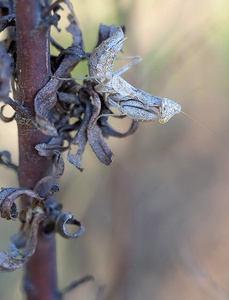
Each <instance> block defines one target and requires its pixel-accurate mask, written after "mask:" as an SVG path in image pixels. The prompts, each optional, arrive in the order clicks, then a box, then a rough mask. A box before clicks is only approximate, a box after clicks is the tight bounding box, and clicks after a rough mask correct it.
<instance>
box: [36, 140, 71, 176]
mask: <svg viewBox="0 0 229 300" xmlns="http://www.w3.org/2000/svg"><path fill="white" fill-rule="evenodd" d="M35 149H36V150H37V151H38V153H39V155H41V156H45V157H47V158H48V159H52V158H53V157H55V158H56V160H55V164H56V173H55V177H56V178H59V177H61V176H62V175H63V173H64V160H63V157H62V155H61V152H60V151H63V150H65V149H66V147H63V146H62V145H61V139H59V138H52V139H51V140H50V142H49V143H48V144H45V143H41V144H37V145H36V146H35Z"/></svg>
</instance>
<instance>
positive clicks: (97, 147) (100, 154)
mask: <svg viewBox="0 0 229 300" xmlns="http://www.w3.org/2000/svg"><path fill="white" fill-rule="evenodd" d="M87 136H88V141H89V144H90V146H91V148H92V150H93V151H94V153H95V154H96V156H97V158H98V159H99V160H100V161H101V162H102V163H103V164H105V165H109V164H110V163H111V162H112V156H113V152H112V151H111V150H110V148H109V147H108V145H107V143H106V142H105V140H104V137H103V134H102V130H101V128H99V126H98V125H97V124H95V125H94V126H93V127H92V128H91V129H90V130H89V131H88V134H87Z"/></svg>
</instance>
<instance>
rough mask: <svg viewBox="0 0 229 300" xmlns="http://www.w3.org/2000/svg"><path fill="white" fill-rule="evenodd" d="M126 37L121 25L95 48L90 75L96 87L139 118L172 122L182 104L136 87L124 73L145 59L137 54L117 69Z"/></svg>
mask: <svg viewBox="0 0 229 300" xmlns="http://www.w3.org/2000/svg"><path fill="white" fill-rule="evenodd" d="M125 40H126V38H125V37H124V33H123V31H122V29H121V28H120V27H117V29H116V31H115V32H114V33H113V34H112V35H111V36H110V37H109V38H108V39H106V40H104V41H103V42H102V43H101V44H100V45H99V46H98V47H96V48H95V49H94V51H93V52H92V54H91V56H90V58H89V60H88V69H89V75H90V77H91V78H92V79H93V81H94V82H95V83H96V84H97V85H96V86H95V90H96V91H97V92H98V93H100V94H102V95H103V94H104V93H107V94H108V97H107V101H108V103H109V104H110V105H112V106H114V107H116V108H117V109H118V110H119V111H120V112H121V113H122V114H123V115H127V116H128V117H130V118H132V119H133V120H136V121H156V120H157V119H158V120H159V122H160V123H161V124H164V123H166V122H168V121H169V120H170V119H171V118H172V117H173V116H174V115H175V114H179V113H180V112H181V106H180V104H178V103H176V102H174V101H173V100H170V99H168V98H160V97H156V96H153V95H150V94H148V93H147V92H144V91H143V90H140V89H136V88H135V87H133V86H132V85H130V84H129V83H128V82H127V81H125V80H124V79H123V78H122V77H120V75H121V74H122V73H124V72H125V71H127V70H128V69H130V68H131V67H132V66H133V65H134V64H136V63H137V62H139V61H140V60H141V57H139V56H136V57H134V58H133V60H132V61H131V62H130V63H128V64H127V65H125V66H123V67H122V68H121V69H119V70H117V71H115V72H114V71H113V65H114V61H115V59H116V57H117V55H118V53H119V52H120V51H121V49H122V46H123V44H124V42H125Z"/></svg>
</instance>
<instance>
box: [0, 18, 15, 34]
mask: <svg viewBox="0 0 229 300" xmlns="http://www.w3.org/2000/svg"><path fill="white" fill-rule="evenodd" d="M9 26H15V14H10V15H7V16H2V17H0V32H2V31H3V30H4V29H6V28H7V27H9Z"/></svg>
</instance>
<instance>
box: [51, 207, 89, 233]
mask: <svg viewBox="0 0 229 300" xmlns="http://www.w3.org/2000/svg"><path fill="white" fill-rule="evenodd" d="M67 224H69V225H75V226H77V227H79V229H78V231H77V232H76V233H72V234H71V233H69V232H68V231H67V228H66V225H67ZM56 231H57V232H58V233H59V234H60V235H61V236H63V237H64V238H67V239H70V238H74V239H76V238H78V237H80V236H81V235H82V234H83V233H84V231H85V229H84V227H83V225H82V223H81V222H80V221H78V220H76V219H74V216H73V215H72V214H71V213H70V212H63V213H61V214H60V215H59V216H58V218H57V219H56Z"/></svg>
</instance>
